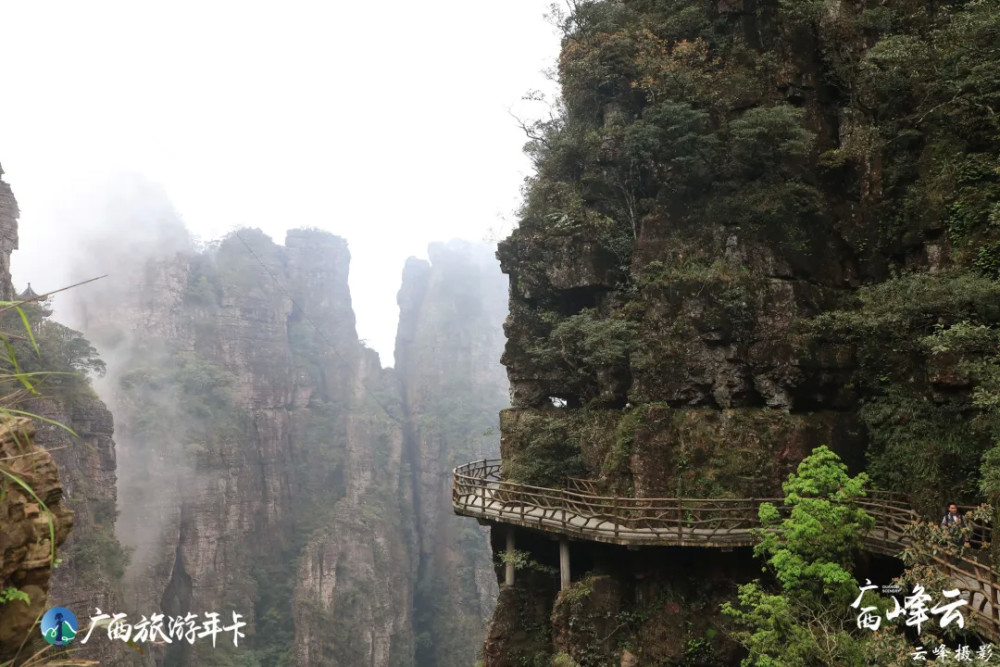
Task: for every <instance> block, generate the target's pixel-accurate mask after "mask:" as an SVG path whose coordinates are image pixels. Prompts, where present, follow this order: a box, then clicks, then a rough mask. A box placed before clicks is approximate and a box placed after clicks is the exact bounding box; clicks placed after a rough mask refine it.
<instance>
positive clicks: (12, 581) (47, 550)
mask: <svg viewBox="0 0 1000 667" xmlns="http://www.w3.org/2000/svg"><path fill="white" fill-rule="evenodd" d="M0 465H3V466H4V468H3V469H4V471H5V473H6V474H4V475H3V479H2V480H0V489H2V493H0V591H7V590H8V589H12V588H14V589H17V590H18V591H20V593H21V594H23V595H26V596H27V600H21V599H11V600H9V601H7V602H4V603H0V661H6V660H8V659H12V658H14V657H15V656H18V655H20V657H21V660H23V659H25V658H27V657H28V656H31V655H33V654H34V653H35V651H37V650H38V649H39V648H42V647H44V646H45V643H44V641H43V640H42V637H41V634H39V633H37V631H35V630H34V626H35V621H36V619H37V618H38V617H39V615H41V614H44V613H45V610H46V609H48V607H49V606H50V605H49V604H48V594H49V586H50V579H51V574H52V563H53V554H52V550H53V549H54V547H55V546H56V545H59V544H62V543H63V542H64V541H65V540H66V536H67V535H68V534H69V531H70V529H72V527H73V512H72V511H71V510H70V509H69V508H68V507H67V506H66V504H65V503H64V502H63V489H62V485H61V484H60V482H59V471H58V469H57V468H56V465H55V463H54V462H53V460H52V456H51V455H50V454H49V453H48V452H46V451H45V450H44V449H42V448H40V447H38V446H37V445H36V444H35V428H34V425H33V424H32V421H31V420H30V419H26V418H24V417H18V418H9V417H3V418H2V424H0ZM15 478H16V479H17V480H20V481H21V482H23V483H24V484H26V485H27V486H28V487H30V488H31V492H30V493H29V492H28V490H27V489H25V488H24V487H22V486H21V485H20V484H19V483H17V482H16V481H15ZM38 501H41V503H44V507H45V508H48V512H46V511H45V510H44V509H43V508H42V506H41V504H40V503H39V502H38ZM53 538H54V539H55V545H53V544H52V539H53ZM22 643H23V644H24V645H25V646H24V647H23V648H22Z"/></svg>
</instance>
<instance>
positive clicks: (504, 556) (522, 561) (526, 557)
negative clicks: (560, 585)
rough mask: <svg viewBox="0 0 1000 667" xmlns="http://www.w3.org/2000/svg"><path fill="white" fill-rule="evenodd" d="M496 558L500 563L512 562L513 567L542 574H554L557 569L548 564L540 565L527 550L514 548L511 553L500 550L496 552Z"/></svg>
mask: <svg viewBox="0 0 1000 667" xmlns="http://www.w3.org/2000/svg"><path fill="white" fill-rule="evenodd" d="M497 559H498V560H499V561H500V563H501V564H503V565H506V564H507V563H513V564H514V569H515V570H517V571H523V572H538V573H540V574H544V575H550V576H551V575H555V574H557V573H558V570H556V568H554V567H550V566H548V565H542V564H541V563H539V562H538V561H536V560H534V559H533V558H532V557H531V553H530V552H528V551H520V550H515V551H514V552H513V553H508V552H506V551H502V552H500V553H499V554H497Z"/></svg>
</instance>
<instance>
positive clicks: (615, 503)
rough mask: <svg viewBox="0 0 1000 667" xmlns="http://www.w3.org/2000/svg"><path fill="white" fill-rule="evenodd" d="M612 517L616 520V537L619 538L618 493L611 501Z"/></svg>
mask: <svg viewBox="0 0 1000 667" xmlns="http://www.w3.org/2000/svg"><path fill="white" fill-rule="evenodd" d="M611 518H612V520H613V521H614V522H615V539H618V524H619V517H618V496H617V495H616V496H615V498H614V500H612V501H611Z"/></svg>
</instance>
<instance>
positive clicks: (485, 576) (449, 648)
mask: <svg viewBox="0 0 1000 667" xmlns="http://www.w3.org/2000/svg"><path fill="white" fill-rule="evenodd" d="M429 256H430V262H429V263H428V262H424V261H420V260H415V259H411V260H410V261H409V262H407V265H406V268H405V269H404V271H403V286H402V289H401V290H400V292H399V298H398V300H399V330H398V333H397V336H396V372H397V374H398V376H399V378H400V382H401V385H402V396H403V407H404V410H405V422H404V440H405V447H406V456H407V459H406V461H405V464H406V466H407V467H408V469H409V473H410V478H411V480H412V490H413V496H412V498H413V500H412V503H413V506H414V508H415V520H416V521H417V526H416V528H417V548H418V556H419V557H418V561H417V572H416V578H415V584H416V589H415V590H416V592H415V599H414V611H415V621H416V623H415V628H414V629H415V632H416V637H417V646H416V650H417V652H416V656H417V663H418V664H420V665H469V664H472V663H474V662H475V659H476V652H477V650H478V648H479V644H480V643H481V639H482V637H483V636H484V634H485V626H486V623H487V621H488V619H489V616H490V614H491V613H492V609H493V600H494V599H495V595H496V584H495V581H494V577H493V571H492V570H493V566H492V563H491V560H490V553H489V550H488V546H487V539H486V536H485V535H484V534H483V531H482V529H480V528H479V527H478V526H476V525H474V524H470V523H469V522H468V521H464V520H462V519H460V518H458V517H456V516H454V514H453V512H452V509H451V478H450V475H449V474H448V471H449V470H451V469H452V468H454V467H455V466H457V465H459V464H462V463H465V462H466V461H469V460H474V459H481V458H486V457H493V456H495V455H496V452H497V443H496V439H497V436H496V434H495V430H496V425H497V424H496V416H497V413H498V412H499V410H500V409H501V408H503V407H505V406H506V405H507V404H508V400H509V399H508V392H507V383H506V381H505V378H504V374H503V367H502V366H501V365H500V364H499V363H498V360H499V357H500V352H501V350H502V349H503V343H504V339H503V329H502V324H503V319H504V317H505V316H506V308H505V305H504V302H505V300H506V284H505V281H504V280H503V276H502V275H501V274H500V271H499V266H498V265H497V262H496V260H495V259H494V258H493V257H492V250H490V249H489V248H487V247H486V246H482V245H473V244H466V243H460V242H452V243H450V244H447V245H445V244H432V245H431V246H430V248H429Z"/></svg>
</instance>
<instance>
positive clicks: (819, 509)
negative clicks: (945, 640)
mask: <svg viewBox="0 0 1000 667" xmlns="http://www.w3.org/2000/svg"><path fill="white" fill-rule="evenodd" d="M866 482H867V476H865V475H864V474H861V475H858V476H857V477H854V478H851V477H849V476H848V475H847V468H846V466H844V465H843V463H841V462H840V459H839V458H838V457H837V455H836V454H834V453H833V452H832V451H830V450H829V449H828V448H826V447H825V446H823V447H819V448H817V449H816V450H814V451H813V453H812V454H811V455H810V456H808V457H806V458H805V459H804V460H803V461H802V463H801V464H800V465H799V467H798V470H797V471H796V472H795V473H793V474H792V475H789V478H788V481H787V482H785V484H784V485H783V489H784V492H785V502H784V505H785V507H786V508H787V509H788V510H789V512H788V516H787V517H786V518H784V519H783V518H781V513H780V512H779V510H778V508H777V507H775V506H774V505H771V504H769V503H765V504H764V505H762V506H761V508H760V519H761V523H762V524H763V525H764V527H765V528H764V530H762V531H761V533H760V542H759V543H758V545H757V546H756V547H755V548H754V553H756V554H757V555H758V556H761V557H764V558H766V559H767V562H768V565H770V567H771V570H772V571H773V573H774V576H775V578H776V580H777V581H778V584H779V587H780V590H779V592H778V593H769V592H767V591H766V590H765V589H764V588H763V587H762V586H761V584H760V582H753V583H750V584H745V585H742V586H740V589H739V604H738V605H733V604H731V603H726V604H725V605H723V613H724V614H726V615H727V616H730V617H732V618H733V619H734V620H735V621H736V623H737V625H738V626H739V627H740V628H741V630H740V631H739V632H738V633H737V634H736V635H735V637H736V639H737V640H738V641H740V643H742V644H743V645H744V646H746V647H747V649H748V650H749V653H750V654H749V656H748V657H747V658H746V659H745V660H744V661H743V664H744V665H747V666H751V665H756V666H761V667H763V666H765V665H766V666H774V667H778V666H788V667H791V666H793V665H794V666H803V667H804V666H805V665H831V666H833V665H854V664H866V663H865V662H864V658H863V655H864V646H863V639H862V638H861V637H859V636H855V635H853V634H851V633H850V632H848V631H846V630H845V627H849V626H848V625H847V623H848V618H847V615H846V613H845V610H847V611H850V607H849V605H850V603H851V599H852V598H853V597H854V596H855V595H856V593H857V589H856V585H855V583H854V577H853V575H852V574H851V567H852V565H853V559H854V556H855V554H856V553H857V552H858V551H859V550H860V547H861V544H862V541H863V539H864V536H865V533H867V531H868V530H869V529H870V528H871V527H872V525H874V520H873V519H872V518H871V517H870V516H868V515H867V514H866V513H865V512H864V511H863V510H861V509H858V508H856V507H854V506H852V505H851V504H850V502H851V500H853V499H854V498H858V497H862V496H864V486H865V484H866Z"/></svg>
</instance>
